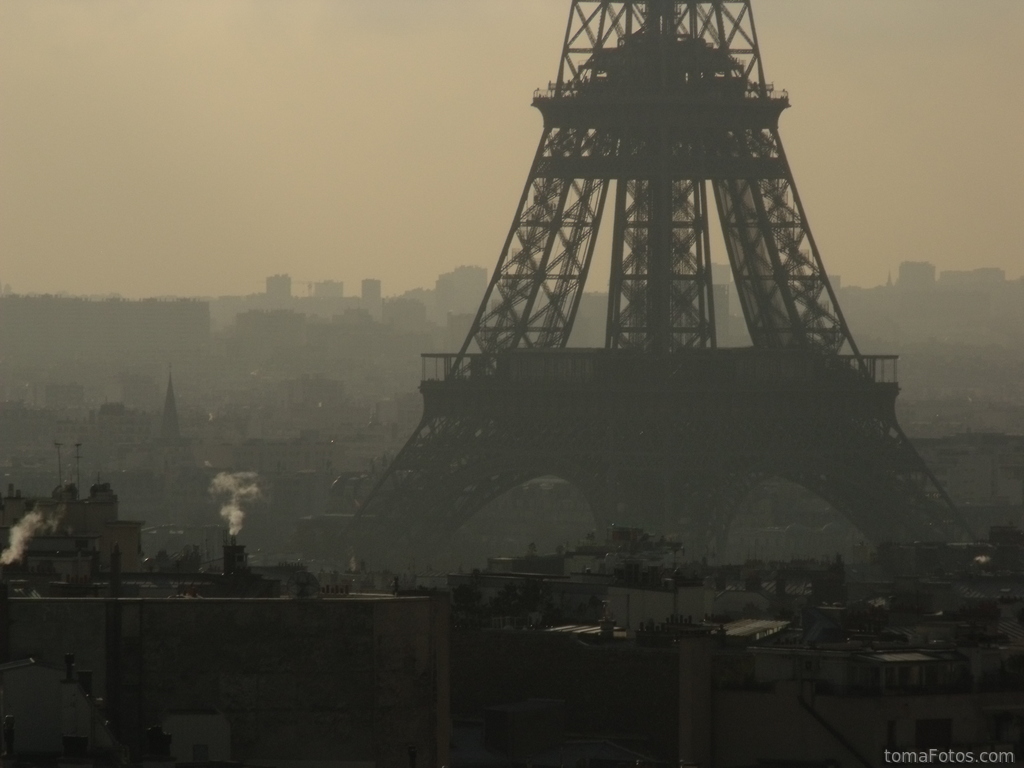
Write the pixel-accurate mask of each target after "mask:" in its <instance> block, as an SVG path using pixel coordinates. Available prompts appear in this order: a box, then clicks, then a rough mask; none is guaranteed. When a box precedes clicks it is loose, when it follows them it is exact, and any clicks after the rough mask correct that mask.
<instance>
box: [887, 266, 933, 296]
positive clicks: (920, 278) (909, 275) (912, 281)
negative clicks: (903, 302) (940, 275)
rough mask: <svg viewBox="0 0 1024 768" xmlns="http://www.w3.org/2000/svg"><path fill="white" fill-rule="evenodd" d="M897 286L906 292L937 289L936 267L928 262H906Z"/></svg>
mask: <svg viewBox="0 0 1024 768" xmlns="http://www.w3.org/2000/svg"><path fill="white" fill-rule="evenodd" d="M896 286H897V287H898V288H900V289H901V290H904V291H924V290H928V289H930V288H934V287H935V265H934V264H932V263H931V262H928V261H904V262H902V263H901V264H900V276H899V279H898V280H897V281H896Z"/></svg>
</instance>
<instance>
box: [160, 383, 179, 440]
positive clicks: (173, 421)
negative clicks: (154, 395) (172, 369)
mask: <svg viewBox="0 0 1024 768" xmlns="http://www.w3.org/2000/svg"><path fill="white" fill-rule="evenodd" d="M160 439H161V440H167V441H177V440H180V439H181V429H180V428H179V426H178V404H177V401H176V400H175V398H174V381H173V380H172V378H171V374H170V373H168V374H167V394H166V395H165V396H164V412H163V416H162V418H161V419H160Z"/></svg>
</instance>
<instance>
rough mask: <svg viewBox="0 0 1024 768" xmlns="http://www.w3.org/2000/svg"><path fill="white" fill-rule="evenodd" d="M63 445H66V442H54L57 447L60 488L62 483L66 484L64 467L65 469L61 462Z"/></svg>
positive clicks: (58, 483)
mask: <svg viewBox="0 0 1024 768" xmlns="http://www.w3.org/2000/svg"><path fill="white" fill-rule="evenodd" d="M62 445H64V443H56V442H55V443H54V446H56V448H57V487H58V488H60V487H61V486H62V485H64V469H63V467H62V466H61V463H60V449H61V446H62Z"/></svg>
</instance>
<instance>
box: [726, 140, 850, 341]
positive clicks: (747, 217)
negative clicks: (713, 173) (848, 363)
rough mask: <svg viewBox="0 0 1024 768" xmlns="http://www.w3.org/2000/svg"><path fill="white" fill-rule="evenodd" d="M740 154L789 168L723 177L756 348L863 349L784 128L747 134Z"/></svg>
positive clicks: (733, 257)
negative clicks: (798, 180)
mask: <svg viewBox="0 0 1024 768" xmlns="http://www.w3.org/2000/svg"><path fill="white" fill-rule="evenodd" d="M738 151H742V152H744V153H746V154H748V155H749V156H750V157H751V158H752V159H755V160H761V161H769V160H770V161H775V165H774V166H762V167H776V168H780V169H781V172H780V173H777V174H776V175H774V176H767V177H761V178H757V179H743V178H740V179H718V180H716V182H715V199H716V201H717V204H718V214H719V219H720V221H721V223H722V229H723V233H724V235H725V244H726V250H727V251H728V253H729V261H730V262H731V264H732V269H733V277H734V280H735V282H736V288H737V291H738V293H739V297H740V306H741V307H742V309H743V314H744V317H745V318H746V321H747V326H748V328H749V329H750V335H751V338H752V340H753V342H754V345H755V346H758V347H770V348H783V347H794V346H799V347H805V348H807V347H809V348H811V349H817V350H819V351H822V352H825V353H837V352H839V351H841V350H842V349H843V348H844V347H847V348H848V349H849V350H850V351H851V352H853V353H854V354H858V352H857V347H856V344H855V343H854V341H853V337H852V335H851V334H850V331H849V328H848V327H847V325H846V321H845V320H844V319H843V316H842V312H841V311H840V309H839V304H838V302H837V301H836V297H835V293H834V291H833V290H832V286H831V284H830V283H829V281H828V277H827V276H826V274H825V269H824V267H823V266H822V262H821V257H820V255H819V254H818V249H817V247H816V245H815V243H814V239H813V237H812V235H811V231H810V227H809V226H808V224H807V219H806V216H805V215H804V212H803V206H802V205H801V203H800V198H799V196H798V195H797V192H796V185H795V184H794V183H793V179H792V175H791V173H790V171H789V165H788V163H787V161H786V157H785V153H784V151H783V149H782V142H781V140H780V139H779V136H778V132H777V131H774V130H767V129H765V130H763V131H747V132H746V134H745V135H744V139H743V146H742V148H741V149H739V150H738Z"/></svg>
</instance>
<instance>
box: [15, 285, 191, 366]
mask: <svg viewBox="0 0 1024 768" xmlns="http://www.w3.org/2000/svg"><path fill="white" fill-rule="evenodd" d="M209 343H210V306H209V304H208V303H206V302H202V301H194V300H186V299H169V300H158V299H145V300H142V301H125V300H123V299H105V300H102V301H93V300H90V299H82V298H70V297H62V296H3V297H0V358H4V359H6V360H7V361H13V362H23V363H24V362H35V363H38V364H44V363H45V364H48V365H52V364H53V363H54V361H57V360H59V361H61V363H62V365H63V366H65V367H66V366H67V365H68V364H70V363H82V362H88V363H90V364H97V363H103V362H106V361H111V360H117V361H119V362H120V361H124V360H131V361H132V362H133V364H135V365H144V364H146V363H160V364H166V363H167V362H168V361H175V360H192V359H194V358H195V357H196V356H197V355H199V354H202V353H205V352H206V350H207V349H208V348H209ZM122 364H123V363H122Z"/></svg>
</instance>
